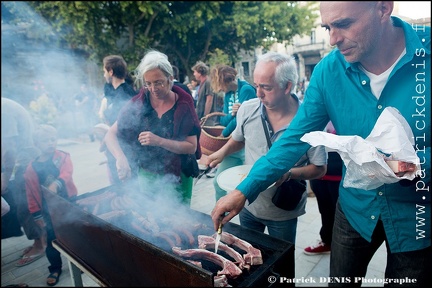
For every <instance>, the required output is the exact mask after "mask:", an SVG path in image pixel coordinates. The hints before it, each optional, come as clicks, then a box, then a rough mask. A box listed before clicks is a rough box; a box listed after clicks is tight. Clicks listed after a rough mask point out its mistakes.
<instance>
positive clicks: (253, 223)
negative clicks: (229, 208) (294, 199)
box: [239, 208, 298, 244]
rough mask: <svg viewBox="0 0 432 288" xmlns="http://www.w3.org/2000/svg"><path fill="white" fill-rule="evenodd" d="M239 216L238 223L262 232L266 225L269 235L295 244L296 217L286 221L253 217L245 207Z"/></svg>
mask: <svg viewBox="0 0 432 288" xmlns="http://www.w3.org/2000/svg"><path fill="white" fill-rule="evenodd" d="M239 217H240V225H241V226H243V227H246V228H249V229H253V230H255V231H258V232H262V233H264V230H265V227H266V226H267V230H268V234H269V235H270V236H273V237H276V238H279V239H282V240H285V241H288V242H291V243H292V244H295V239H296V231H297V220H298V218H297V217H296V218H293V219H290V220H286V221H272V220H263V219H260V218H257V217H255V216H254V215H252V213H250V212H249V211H248V210H246V209H245V208H243V209H242V210H241V211H240V213H239Z"/></svg>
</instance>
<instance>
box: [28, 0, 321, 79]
mask: <svg viewBox="0 0 432 288" xmlns="http://www.w3.org/2000/svg"><path fill="white" fill-rule="evenodd" d="M28 3H29V5H31V6H32V7H34V8H35V10H36V11H37V12H38V13H40V14H41V15H42V16H43V17H44V18H45V19H47V21H48V22H49V23H51V25H52V26H53V27H54V30H55V31H56V33H57V34H58V35H61V36H62V38H63V39H64V40H65V41H66V42H67V43H68V44H69V45H70V46H71V47H72V48H73V49H77V50H81V51H82V52H83V53H84V54H85V55H87V56H88V57H89V58H91V59H93V60H95V61H97V62H98V63H100V62H101V59H102V58H103V57H104V56H106V55H108V54H121V55H123V56H124V57H125V59H126V61H127V62H128V64H129V66H130V68H131V69H133V68H135V67H136V66H137V65H138V63H139V61H140V60H141V58H142V57H143V56H144V54H145V51H146V49H149V48H154V49H157V50H160V51H162V52H164V53H166V54H167V55H168V56H169V58H170V61H171V62H172V63H173V64H175V65H177V66H178V67H179V68H180V69H181V70H182V71H183V72H185V73H187V74H188V75H190V74H191V69H190V67H192V66H193V65H194V64H195V62H196V61H198V60H201V61H205V62H206V61H208V60H209V58H210V57H211V55H218V54H220V53H221V52H222V54H225V55H228V57H229V61H230V62H231V63H234V62H235V61H236V59H237V55H238V53H239V51H241V49H243V50H245V51H248V50H252V49H254V48H256V47H259V46H262V47H264V48H268V47H270V46H271V45H272V44H273V43H276V42H279V43H283V42H284V41H285V42H287V43H290V41H291V40H292V38H293V37H294V36H295V35H304V34H306V33H309V32H310V30H311V29H312V28H313V27H314V22H315V19H316V17H317V14H316V13H315V12H314V10H316V9H317V6H316V5H314V4H316V2H304V1H300V2H298V1H283V2H276V1H195V2H191V1H91V2H90V1H31V2H28ZM220 51H221V52H220Z"/></svg>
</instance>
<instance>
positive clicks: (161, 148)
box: [106, 50, 201, 205]
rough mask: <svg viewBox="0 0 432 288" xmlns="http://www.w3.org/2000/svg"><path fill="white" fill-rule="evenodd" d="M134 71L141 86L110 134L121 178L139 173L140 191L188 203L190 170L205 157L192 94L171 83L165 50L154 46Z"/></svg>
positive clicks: (170, 68) (110, 148) (170, 67)
mask: <svg viewBox="0 0 432 288" xmlns="http://www.w3.org/2000/svg"><path fill="white" fill-rule="evenodd" d="M135 75H136V77H137V78H138V80H140V81H142V83H143V87H142V88H141V90H140V92H139V94H138V95H136V96H135V97H134V98H132V99H131V100H130V101H129V102H128V103H127V104H126V105H125V106H124V108H123V109H122V110H121V111H120V114H119V116H118V118H117V121H116V122H115V123H114V124H113V126H112V127H111V128H110V130H109V131H108V133H107V136H106V142H107V146H108V149H109V150H110V151H111V153H112V154H113V155H114V156H115V158H116V166H117V172H118V174H119V177H120V179H121V180H123V181H125V180H127V179H129V178H131V177H133V178H137V179H138V183H139V187H140V192H141V193H145V194H147V195H148V194H151V195H152V196H156V194H160V195H162V194H163V195H165V196H167V197H168V198H169V199H172V198H173V197H174V198H178V199H179V200H180V201H181V202H182V203H184V204H187V205H190V200H191V195H192V177H191V172H190V171H191V168H192V167H193V166H195V165H196V166H197V161H196V159H199V158H200V157H201V149H200V146H199V145H198V139H199V135H200V132H201V126H200V123H199V120H198V116H197V114H196V112H195V108H194V104H193V100H192V97H191V96H190V95H189V94H187V93H186V92H185V91H184V90H183V89H181V88H179V87H177V86H175V85H173V79H174V78H173V69H172V66H171V64H170V62H169V61H168V57H167V56H166V55H165V54H163V53H161V52H158V51H155V50H150V51H149V52H148V53H147V54H146V55H145V56H144V58H143V59H142V60H141V63H140V64H139V65H138V67H137V68H136V73H135ZM187 156H189V157H187ZM186 159H189V162H187V163H186V161H185V160H186ZM196 168H197V167H196Z"/></svg>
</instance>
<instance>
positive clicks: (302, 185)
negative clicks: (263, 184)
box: [272, 179, 306, 211]
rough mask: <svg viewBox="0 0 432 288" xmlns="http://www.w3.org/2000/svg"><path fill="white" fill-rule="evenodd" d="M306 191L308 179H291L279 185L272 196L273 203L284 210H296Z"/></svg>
mask: <svg viewBox="0 0 432 288" xmlns="http://www.w3.org/2000/svg"><path fill="white" fill-rule="evenodd" d="M305 191H306V181H304V180H296V179H290V180H289V181H285V182H283V183H282V185H280V186H279V187H277V189H276V193H275V194H274V196H273V198H272V202H273V204H274V205H275V206H276V207H278V208H280V209H284V210H288V211H290V210H294V209H295V208H296V207H297V205H298V204H299V202H300V200H301V198H302V195H303V193H304V192H305Z"/></svg>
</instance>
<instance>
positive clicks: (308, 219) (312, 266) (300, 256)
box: [1, 137, 386, 287]
mask: <svg viewBox="0 0 432 288" xmlns="http://www.w3.org/2000/svg"><path fill="white" fill-rule="evenodd" d="M58 148H59V149H62V150H64V151H67V152H69V153H70V154H71V157H72V161H73V163H74V180H75V183H76V185H77V187H78V191H79V194H82V193H86V192H93V191H96V190H98V189H101V188H104V187H107V186H109V181H108V177H107V171H106V165H105V164H103V162H104V160H105V156H104V154H103V153H100V152H99V151H98V149H99V144H98V143H97V142H89V140H88V137H85V138H84V137H83V138H80V139H74V140H60V141H59V145H58ZM101 163H102V164H101ZM212 181H213V178H207V177H203V178H201V179H200V180H199V181H198V183H197V184H196V186H194V190H193V195H192V203H191V208H192V209H194V210H197V211H200V212H203V213H207V214H210V212H211V210H212V209H213V207H214V204H215V200H214V199H215V198H214V190H213V182H212ZM232 221H233V222H234V223H237V224H239V222H238V216H237V217H235V218H234V219H233V220H232ZM320 227H321V219H320V214H319V212H318V206H317V202H316V198H315V197H308V201H307V205H306V214H305V215H302V216H301V217H299V222H298V227H297V239H296V245H295V277H296V280H297V281H300V283H297V284H296V286H298V287H301V286H303V287H311V286H315V287H326V286H328V285H327V283H326V282H325V281H321V282H320V280H323V279H322V278H320V277H327V276H328V271H329V260H330V255H329V254H327V255H315V256H308V255H306V254H304V253H303V249H304V248H305V247H307V246H309V245H311V244H314V243H315V241H316V240H317V239H319V229H320ZM32 242H33V241H30V240H28V239H27V238H26V236H25V235H24V236H21V237H13V238H8V239H3V240H2V245H1V259H2V268H1V272H2V278H1V286H2V287H4V286H6V285H9V284H17V283H20V282H24V283H27V284H28V285H29V286H30V287H48V285H47V284H46V277H47V276H48V274H49V273H48V268H47V267H48V265H49V264H48V260H47V258H46V257H42V258H40V259H39V260H36V261H35V262H33V263H31V264H29V265H26V266H23V267H15V263H16V261H17V260H18V259H19V255H20V253H21V252H22V250H24V249H25V248H26V247H28V246H29V245H31V244H32ZM385 266H386V248H385V246H384V245H382V246H381V247H380V248H379V250H378V252H377V253H376V254H375V256H374V257H373V258H372V261H371V263H370V264H369V269H368V272H367V275H366V278H367V279H370V282H371V283H368V284H363V286H375V287H382V286H383V285H382V284H380V283H373V282H377V279H382V278H383V277H384V270H385ZM113 272H114V273H115V271H113ZM82 278H83V284H84V286H85V287H99V285H98V284H97V283H96V282H95V281H93V280H92V279H91V278H90V277H89V276H88V275H86V274H83V275H82ZM311 281H312V283H311ZM314 282H315V283H314ZM72 285H73V282H72V280H71V276H70V272H69V269H68V261H67V259H66V258H65V257H63V274H62V275H61V277H60V281H59V283H58V284H57V286H56V287H70V286H72Z"/></svg>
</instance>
